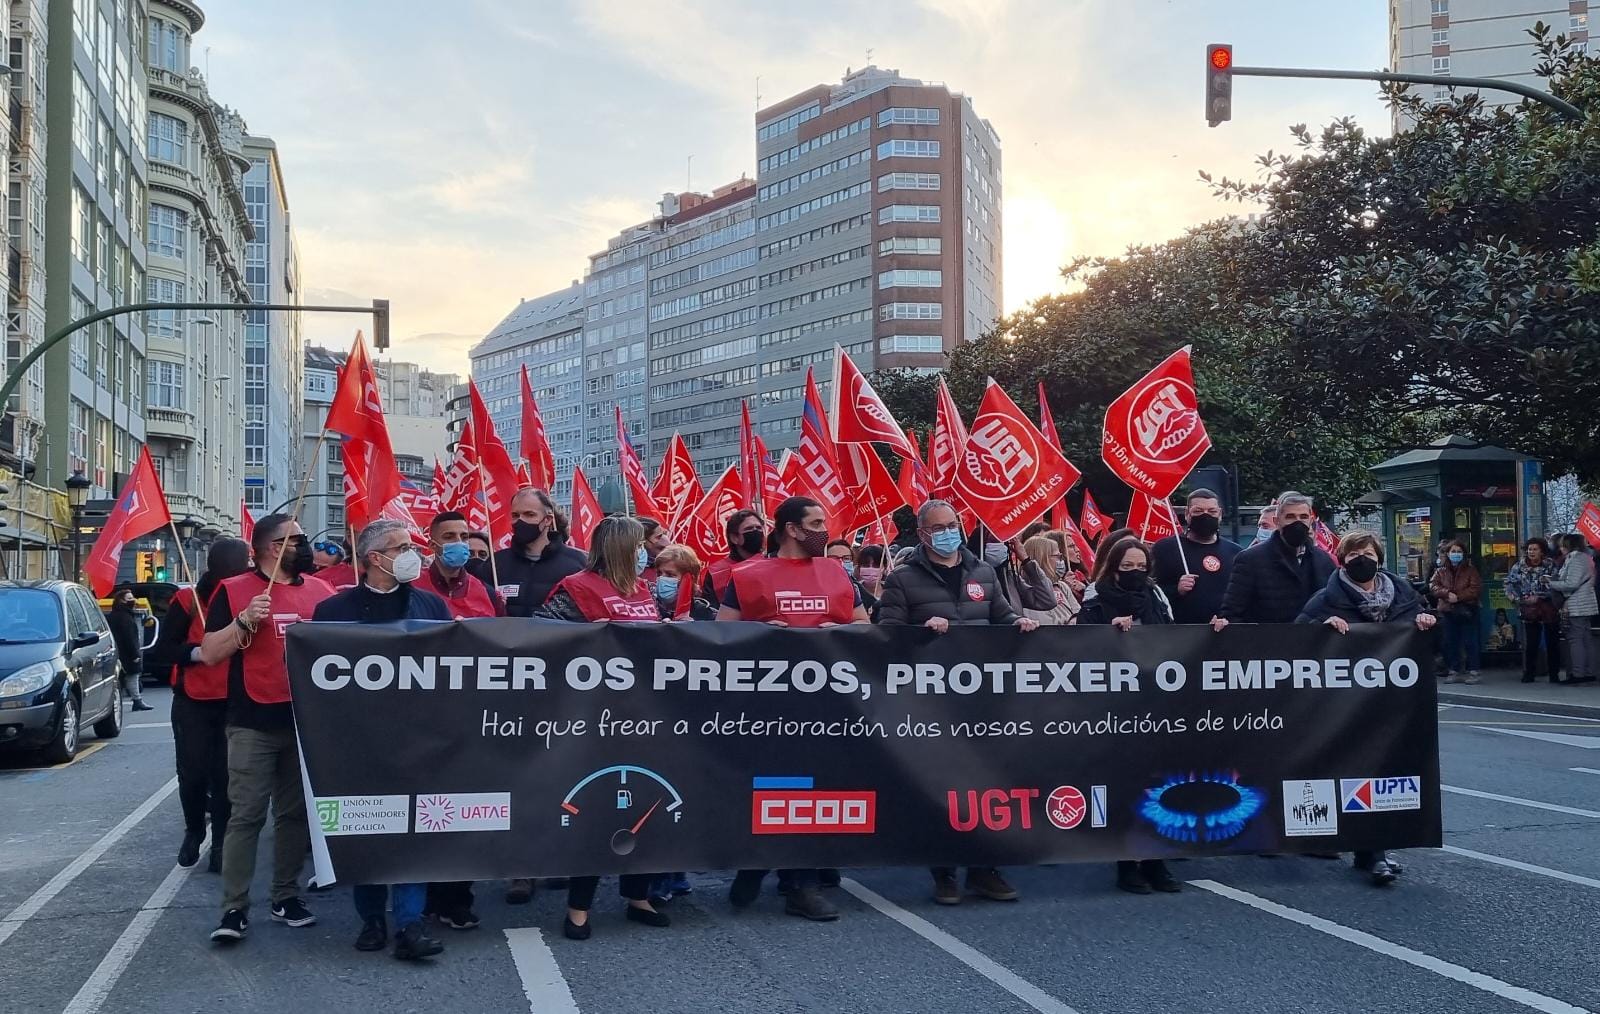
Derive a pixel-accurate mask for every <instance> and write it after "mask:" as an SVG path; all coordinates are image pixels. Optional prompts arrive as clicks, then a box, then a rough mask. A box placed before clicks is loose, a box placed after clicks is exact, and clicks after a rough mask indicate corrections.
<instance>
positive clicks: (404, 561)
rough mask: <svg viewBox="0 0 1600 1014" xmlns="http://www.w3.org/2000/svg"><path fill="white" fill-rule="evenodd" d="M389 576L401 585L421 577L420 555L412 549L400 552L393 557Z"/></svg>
mask: <svg viewBox="0 0 1600 1014" xmlns="http://www.w3.org/2000/svg"><path fill="white" fill-rule="evenodd" d="M389 574H390V575H391V576H393V578H394V579H395V580H396V581H399V582H400V583H401V584H410V583H411V582H413V581H415V580H416V579H417V578H419V577H421V576H422V554H421V553H419V552H417V551H416V549H414V548H413V549H404V550H401V551H400V553H399V554H397V555H396V556H395V558H394V563H393V565H392V567H391V569H390V571H389Z"/></svg>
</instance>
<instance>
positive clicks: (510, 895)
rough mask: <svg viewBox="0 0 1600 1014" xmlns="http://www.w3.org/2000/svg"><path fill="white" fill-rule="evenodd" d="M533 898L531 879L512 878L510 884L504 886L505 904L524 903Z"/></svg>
mask: <svg viewBox="0 0 1600 1014" xmlns="http://www.w3.org/2000/svg"><path fill="white" fill-rule="evenodd" d="M532 900H533V881H531V880H526V879H522V880H513V881H512V882H511V886H510V887H508V888H506V904H507V905H526V904H527V903H528V902H530V901H532Z"/></svg>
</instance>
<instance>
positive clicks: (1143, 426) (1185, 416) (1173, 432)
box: [1100, 346, 1211, 500]
mask: <svg viewBox="0 0 1600 1014" xmlns="http://www.w3.org/2000/svg"><path fill="white" fill-rule="evenodd" d="M1210 449H1211V437H1210V435H1209V434H1207V433H1206V425H1205V423H1203V422H1201V421H1200V405H1199V402H1198V400H1197V399H1196V397H1195V393H1194V370H1193V367H1192V366H1191V365H1190V362H1189V348H1188V346H1184V347H1183V348H1181V349H1179V350H1178V351H1176V352H1174V353H1173V354H1172V355H1170V356H1168V357H1167V358H1166V360H1165V361H1163V362H1162V364H1161V365H1160V366H1157V367H1156V368H1155V369H1153V370H1151V371H1150V372H1149V373H1146V374H1145V375H1144V376H1143V377H1141V378H1140V379H1139V381H1138V382H1137V383H1135V384H1134V385H1133V386H1132V387H1130V388H1128V389H1127V390H1126V391H1124V392H1123V393H1122V394H1121V395H1119V396H1118V398H1117V400H1116V401H1113V402H1112V403H1111V405H1110V406H1109V407H1108V408H1107V409H1106V421H1105V432H1104V434H1103V436H1102V438H1101V444H1100V457H1101V458H1102V459H1104V461H1105V463H1106V467H1107V468H1109V469H1111V471H1112V473H1113V474H1115V475H1116V476H1117V478H1119V479H1121V480H1122V481H1123V482H1125V483H1127V484H1128V485H1129V486H1131V487H1133V489H1135V490H1136V491H1138V492H1140V493H1143V494H1144V495H1145V496H1148V497H1151V498H1152V499H1155V500H1165V499H1167V498H1168V497H1170V496H1171V495H1172V491H1173V490H1175V489H1177V488H1178V484H1179V483H1181V482H1182V481H1183V479H1184V476H1186V475H1188V474H1189V471H1190V470H1191V469H1193V468H1194V466H1195V465H1196V463H1198V462H1199V461H1200V459H1201V457H1203V456H1204V455H1205V453H1206V451H1208V450H1210Z"/></svg>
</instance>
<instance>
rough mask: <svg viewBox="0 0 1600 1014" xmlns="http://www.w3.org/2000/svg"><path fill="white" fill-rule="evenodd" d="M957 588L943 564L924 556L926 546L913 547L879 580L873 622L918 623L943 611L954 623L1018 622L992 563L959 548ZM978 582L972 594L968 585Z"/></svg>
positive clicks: (926, 620)
mask: <svg viewBox="0 0 1600 1014" xmlns="http://www.w3.org/2000/svg"><path fill="white" fill-rule="evenodd" d="M957 566H958V567H959V569H960V571H961V577H960V580H959V581H957V582H956V590H955V592H954V594H952V593H951V590H950V585H949V584H947V583H946V581H945V573H944V572H945V569H946V568H944V567H939V566H936V565H935V564H934V563H933V562H932V561H931V560H929V559H928V551H927V549H926V547H923V546H918V547H917V548H916V551H915V552H913V553H912V554H911V558H910V559H909V560H908V561H907V562H906V563H904V564H902V565H900V566H898V567H896V568H895V569H894V570H893V571H891V572H890V573H889V576H888V577H886V578H884V579H883V594H882V595H881V596H879V598H878V622H879V623H881V624H883V625H884V626H895V625H901V624H910V625H913V626H921V625H922V624H924V623H927V622H928V621H929V620H931V619H933V618H934V617H935V616H942V617H944V618H945V619H947V620H949V621H950V622H951V623H955V624H966V625H981V624H986V623H992V624H995V625H999V626H1005V625H1009V624H1012V623H1015V622H1017V614H1016V612H1015V611H1014V610H1012V608H1011V605H1010V603H1008V602H1007V601H1006V599H1005V596H1004V595H1002V594H1000V582H999V580H998V579H997V578H996V577H995V572H994V568H993V567H991V566H990V565H989V564H987V563H985V562H983V561H982V560H980V559H978V558H977V557H976V556H974V555H973V554H972V553H970V552H968V551H967V550H965V549H963V550H962V551H961V562H960V563H959V564H958V565H957ZM973 585H976V586H977V592H978V595H977V597H974V596H973V593H972V587H971V586H973Z"/></svg>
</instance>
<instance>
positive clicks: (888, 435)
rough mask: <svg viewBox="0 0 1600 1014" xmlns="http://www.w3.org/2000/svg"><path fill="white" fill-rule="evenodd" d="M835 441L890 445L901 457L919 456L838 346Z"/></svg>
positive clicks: (835, 387)
mask: <svg viewBox="0 0 1600 1014" xmlns="http://www.w3.org/2000/svg"><path fill="white" fill-rule="evenodd" d="M833 397H834V410H833V439H834V441H835V442H836V443H841V444H866V443H872V442H874V441H876V442H877V443H882V444H888V445H889V446H890V447H891V448H893V449H894V451H895V453H897V454H900V455H902V456H910V455H914V454H916V453H917V452H916V449H915V448H913V447H912V446H911V441H909V440H907V439H906V434H905V431H904V430H902V429H901V428H900V424H899V423H897V422H895V421H894V416H892V415H890V414H889V406H887V405H885V404H884V403H883V399H882V398H880V397H878V392H877V391H874V390H873V389H872V385H871V384H869V383H867V378H866V377H864V376H862V375H861V371H860V370H858V369H856V364H855V363H853V362H851V361H850V357H849V356H847V355H845V352H844V349H842V348H840V347H839V346H838V345H835V346H834V347H833Z"/></svg>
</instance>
